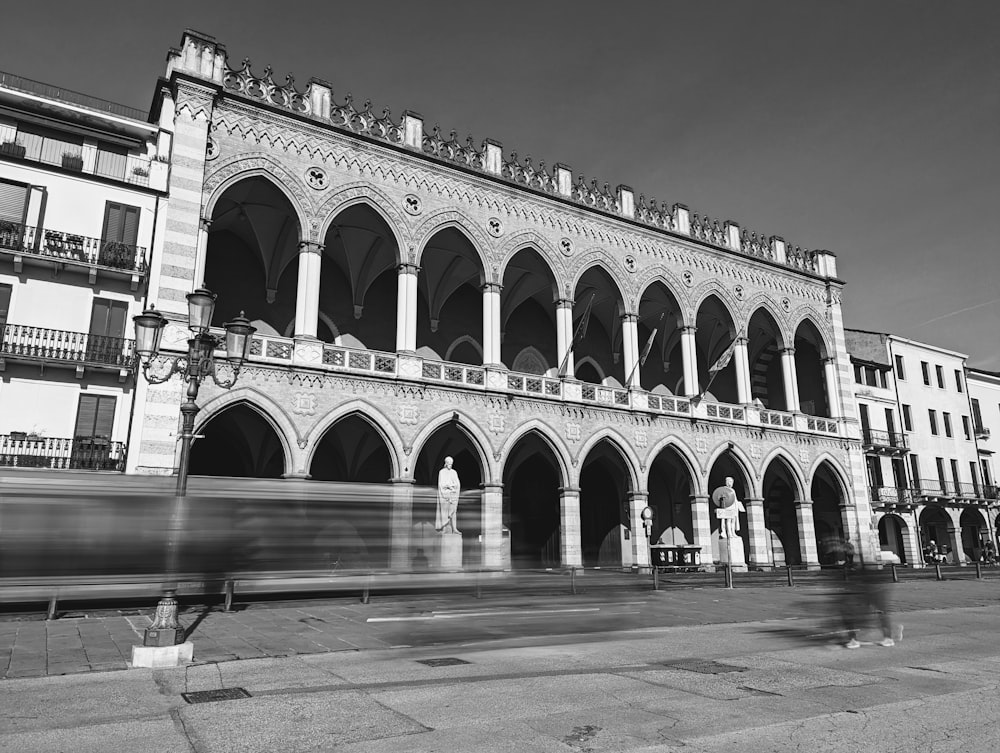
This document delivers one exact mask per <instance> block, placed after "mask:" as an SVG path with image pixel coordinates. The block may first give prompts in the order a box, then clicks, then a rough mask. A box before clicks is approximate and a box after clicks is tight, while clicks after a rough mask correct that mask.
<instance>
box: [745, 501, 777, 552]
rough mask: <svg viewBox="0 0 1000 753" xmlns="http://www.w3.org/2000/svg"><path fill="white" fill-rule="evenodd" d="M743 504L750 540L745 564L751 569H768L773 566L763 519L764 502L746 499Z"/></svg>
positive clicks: (765, 521)
mask: <svg viewBox="0 0 1000 753" xmlns="http://www.w3.org/2000/svg"><path fill="white" fill-rule="evenodd" d="M743 504H744V506H745V507H746V508H747V528H748V529H749V530H748V531H747V534H748V537H749V539H750V551H749V552H748V557H747V560H748V562H747V564H748V565H750V566H751V567H770V566H772V565H774V560H773V559H772V557H771V547H770V546H769V544H770V536H769V535H768V532H767V520H766V518H765V517H764V500H763V499H760V498H758V497H748V498H747V499H745V500H744V501H743Z"/></svg>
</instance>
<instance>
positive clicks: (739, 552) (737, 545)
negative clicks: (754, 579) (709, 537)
mask: <svg viewBox="0 0 1000 753" xmlns="http://www.w3.org/2000/svg"><path fill="white" fill-rule="evenodd" d="M730 555H731V556H732V558H733V561H732V565H733V572H734V573H745V572H746V571H747V558H746V553H745V552H744V549H743V539H742V538H740V537H739V536H733V537H732V538H730V539H727V538H725V537H724V536H720V537H719V563H720V564H722V565H725V564H726V563H728V562H729V557H730Z"/></svg>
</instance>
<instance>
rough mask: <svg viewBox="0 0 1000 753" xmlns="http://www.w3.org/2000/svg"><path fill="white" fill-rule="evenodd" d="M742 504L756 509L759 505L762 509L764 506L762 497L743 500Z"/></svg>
mask: <svg viewBox="0 0 1000 753" xmlns="http://www.w3.org/2000/svg"><path fill="white" fill-rule="evenodd" d="M743 504H745V505H753V506H754V507H756V506H758V505H759V506H761V507H763V506H764V498H763V497H747V498H746V499H745V500H743Z"/></svg>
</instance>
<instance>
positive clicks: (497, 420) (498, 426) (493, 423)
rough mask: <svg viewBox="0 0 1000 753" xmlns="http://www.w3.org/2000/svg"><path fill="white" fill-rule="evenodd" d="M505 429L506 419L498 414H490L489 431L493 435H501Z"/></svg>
mask: <svg viewBox="0 0 1000 753" xmlns="http://www.w3.org/2000/svg"><path fill="white" fill-rule="evenodd" d="M506 428H507V419H506V417H504V416H501V415H500V414H499V413H491V414H490V431H492V432H493V433H494V434H501V433H503V430H504V429H506Z"/></svg>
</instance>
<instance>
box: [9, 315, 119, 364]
mask: <svg viewBox="0 0 1000 753" xmlns="http://www.w3.org/2000/svg"><path fill="white" fill-rule="evenodd" d="M134 345H135V342H134V341H133V340H127V339H125V338H122V337H108V336H106V335H91V334H88V333H86V332H69V331H66V330H61V329H46V328H45V327H29V326H25V325H23V324H5V325H4V326H3V329H2V330H0V356H6V357H9V358H25V359H31V360H38V361H56V362H64V363H74V364H91V365H100V366H114V367H117V368H120V369H131V368H132V366H133V365H134V364H135V354H134V352H133V346H134Z"/></svg>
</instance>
